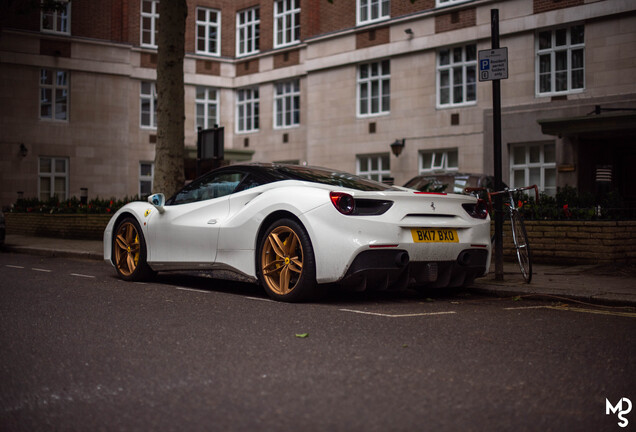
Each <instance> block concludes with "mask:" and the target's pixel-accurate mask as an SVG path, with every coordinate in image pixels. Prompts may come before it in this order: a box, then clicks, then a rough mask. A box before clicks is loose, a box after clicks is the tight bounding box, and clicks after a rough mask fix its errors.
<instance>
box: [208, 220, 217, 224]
mask: <svg viewBox="0 0 636 432" xmlns="http://www.w3.org/2000/svg"><path fill="white" fill-rule="evenodd" d="M217 222H218V220H216V219H210V220H209V221H208V225H214V224H216V223H217Z"/></svg>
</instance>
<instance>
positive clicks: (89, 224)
mask: <svg viewBox="0 0 636 432" xmlns="http://www.w3.org/2000/svg"><path fill="white" fill-rule="evenodd" d="M5 216H6V224H7V234H22V235H28V236H37V237H55V238H68V239H87V240H101V239H102V238H103V237H104V229H105V228H106V225H107V224H108V221H109V220H110V218H111V217H112V215H108V214H84V215H77V214H44V215H43V214H38V213H5Z"/></svg>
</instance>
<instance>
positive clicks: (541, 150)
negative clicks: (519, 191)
mask: <svg viewBox="0 0 636 432" xmlns="http://www.w3.org/2000/svg"><path fill="white" fill-rule="evenodd" d="M535 184H536V185H537V186H538V187H539V191H540V192H544V193H546V194H548V195H551V196H554V195H555V194H556V151H555V144H554V142H546V143H528V144H514V145H511V146H510V187H511V188H517V187H523V186H532V185H535Z"/></svg>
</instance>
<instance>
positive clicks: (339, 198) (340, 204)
mask: <svg viewBox="0 0 636 432" xmlns="http://www.w3.org/2000/svg"><path fill="white" fill-rule="evenodd" d="M329 198H331V202H332V203H333V206H334V207H335V208H336V210H338V211H339V212H340V213H342V214H344V215H350V214H351V213H353V211H354V210H355V208H356V202H355V200H354V199H353V197H352V196H351V195H349V194H348V193H344V192H329Z"/></svg>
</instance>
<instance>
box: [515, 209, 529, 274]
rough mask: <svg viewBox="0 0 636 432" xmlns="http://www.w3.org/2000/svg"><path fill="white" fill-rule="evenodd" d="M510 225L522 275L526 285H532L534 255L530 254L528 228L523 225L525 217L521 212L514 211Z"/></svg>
mask: <svg viewBox="0 0 636 432" xmlns="http://www.w3.org/2000/svg"><path fill="white" fill-rule="evenodd" d="M510 223H511V224H512V240H513V242H514V244H515V248H516V250H517V260H519V267H520V268H521V274H522V275H523V278H524V279H525V280H526V283H530V281H531V280H532V253H531V252H530V245H529V244H528V234H526V227H525V225H524V224H523V217H522V216H521V215H520V214H519V212H517V211H516V210H513V211H512V213H511V215H510Z"/></svg>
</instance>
